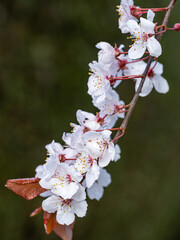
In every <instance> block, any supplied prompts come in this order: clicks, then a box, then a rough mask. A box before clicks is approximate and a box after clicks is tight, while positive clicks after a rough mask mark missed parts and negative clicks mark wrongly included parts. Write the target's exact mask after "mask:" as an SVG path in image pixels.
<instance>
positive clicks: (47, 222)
mask: <svg viewBox="0 0 180 240" xmlns="http://www.w3.org/2000/svg"><path fill="white" fill-rule="evenodd" d="M43 218H44V228H45V231H46V233H47V234H50V233H51V232H52V230H53V229H54V227H55V225H56V213H48V212H45V211H44V215H43Z"/></svg>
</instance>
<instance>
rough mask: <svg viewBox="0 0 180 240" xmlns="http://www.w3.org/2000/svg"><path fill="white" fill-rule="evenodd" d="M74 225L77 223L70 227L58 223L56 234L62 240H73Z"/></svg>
mask: <svg viewBox="0 0 180 240" xmlns="http://www.w3.org/2000/svg"><path fill="white" fill-rule="evenodd" d="M74 224H75V221H74V222H73V223H72V224H70V225H61V224H59V223H56V226H55V228H54V232H55V233H56V234H57V235H58V236H59V237H60V238H62V240H72V237H73V227H74Z"/></svg>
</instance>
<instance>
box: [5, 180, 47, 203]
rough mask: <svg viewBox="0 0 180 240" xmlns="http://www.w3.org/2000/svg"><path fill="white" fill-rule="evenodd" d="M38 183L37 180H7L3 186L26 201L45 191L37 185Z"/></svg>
mask: <svg viewBox="0 0 180 240" xmlns="http://www.w3.org/2000/svg"><path fill="white" fill-rule="evenodd" d="M39 181H40V179H39V178H21V179H9V180H8V181H7V183H6V185H5V186H6V187H7V188H9V189H10V190H11V191H13V192H14V193H16V194H18V195H19V196H21V197H23V198H25V199H26V200H30V199H33V198H35V197H37V196H38V195H39V194H41V193H43V192H45V191H47V189H44V188H42V187H41V186H40V185H39Z"/></svg>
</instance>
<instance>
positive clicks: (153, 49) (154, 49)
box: [147, 37, 162, 57]
mask: <svg viewBox="0 0 180 240" xmlns="http://www.w3.org/2000/svg"><path fill="white" fill-rule="evenodd" d="M147 49H148V51H149V53H150V55H151V56H153V57H159V56H160V55H161V54H162V48H161V44H160V43H159V42H158V41H157V40H156V39H155V37H150V38H148V40H147Z"/></svg>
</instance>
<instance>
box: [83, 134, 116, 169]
mask: <svg viewBox="0 0 180 240" xmlns="http://www.w3.org/2000/svg"><path fill="white" fill-rule="evenodd" d="M110 135H111V131H108V130H104V131H102V132H94V131H90V132H87V133H85V134H84V136H83V137H84V140H85V146H86V149H87V151H89V153H90V154H91V155H92V156H93V157H94V158H98V157H99V166H100V167H106V166H107V165H108V164H109V162H110V161H112V160H113V159H114V156H115V148H114V144H113V143H112V142H111V141H110Z"/></svg>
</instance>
